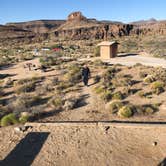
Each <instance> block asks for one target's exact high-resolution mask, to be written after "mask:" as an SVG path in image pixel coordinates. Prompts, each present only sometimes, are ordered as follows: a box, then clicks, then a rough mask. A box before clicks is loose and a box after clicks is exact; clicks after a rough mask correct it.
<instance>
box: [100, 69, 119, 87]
mask: <svg viewBox="0 0 166 166" xmlns="http://www.w3.org/2000/svg"><path fill="white" fill-rule="evenodd" d="M118 71H119V70H118V69H117V68H116V67H110V68H109V69H108V70H107V71H106V72H105V73H104V74H103V84H104V85H106V86H109V85H110V84H111V81H112V79H113V78H114V77H115V74H116V73H117V72H118Z"/></svg>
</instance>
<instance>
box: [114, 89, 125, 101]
mask: <svg viewBox="0 0 166 166" xmlns="http://www.w3.org/2000/svg"><path fill="white" fill-rule="evenodd" d="M123 98H124V94H122V92H120V91H119V92H115V93H113V94H112V99H113V100H122V99H123Z"/></svg>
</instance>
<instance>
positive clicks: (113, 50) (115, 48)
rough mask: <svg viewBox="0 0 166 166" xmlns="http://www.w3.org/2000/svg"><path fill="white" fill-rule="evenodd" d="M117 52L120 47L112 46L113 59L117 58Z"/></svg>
mask: <svg viewBox="0 0 166 166" xmlns="http://www.w3.org/2000/svg"><path fill="white" fill-rule="evenodd" d="M117 50H118V45H117V44H114V45H112V50H111V51H112V57H116V56H117Z"/></svg>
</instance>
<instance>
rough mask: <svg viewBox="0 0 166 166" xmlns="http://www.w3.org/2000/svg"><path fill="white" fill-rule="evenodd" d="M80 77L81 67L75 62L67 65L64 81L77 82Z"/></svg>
mask: <svg viewBox="0 0 166 166" xmlns="http://www.w3.org/2000/svg"><path fill="white" fill-rule="evenodd" d="M81 77H82V73H81V68H80V67H79V66H78V65H77V64H74V65H71V66H69V67H68V72H67V73H66V75H65V78H66V81H68V82H70V83H78V82H79V81H80V80H81Z"/></svg>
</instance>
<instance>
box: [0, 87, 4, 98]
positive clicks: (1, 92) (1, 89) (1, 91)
mask: <svg viewBox="0 0 166 166" xmlns="http://www.w3.org/2000/svg"><path fill="white" fill-rule="evenodd" d="M3 93H4V92H3V88H2V87H1V86H0V96H2V95H3Z"/></svg>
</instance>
